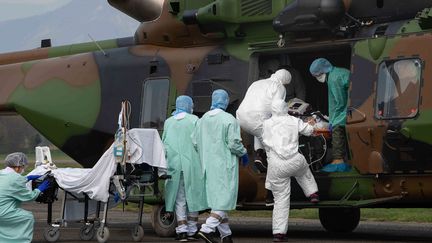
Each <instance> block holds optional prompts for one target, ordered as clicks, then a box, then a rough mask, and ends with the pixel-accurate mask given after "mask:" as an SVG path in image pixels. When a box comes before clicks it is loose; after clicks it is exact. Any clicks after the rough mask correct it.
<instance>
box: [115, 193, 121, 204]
mask: <svg viewBox="0 0 432 243" xmlns="http://www.w3.org/2000/svg"><path fill="white" fill-rule="evenodd" d="M118 201H120V195H119V194H118V192H116V193H114V202H115V203H117V202H118Z"/></svg>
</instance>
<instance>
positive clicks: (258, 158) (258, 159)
mask: <svg viewBox="0 0 432 243" xmlns="http://www.w3.org/2000/svg"><path fill="white" fill-rule="evenodd" d="M254 163H255V167H256V168H257V169H258V170H259V171H260V172H262V173H265V172H267V154H266V153H265V150H264V149H258V150H257V151H255V161H254Z"/></svg>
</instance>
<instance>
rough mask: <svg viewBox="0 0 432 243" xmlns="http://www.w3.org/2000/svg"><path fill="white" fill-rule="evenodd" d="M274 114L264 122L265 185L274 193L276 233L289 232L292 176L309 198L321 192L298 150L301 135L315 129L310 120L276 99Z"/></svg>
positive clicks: (274, 229) (274, 231) (307, 134)
mask: <svg viewBox="0 0 432 243" xmlns="http://www.w3.org/2000/svg"><path fill="white" fill-rule="evenodd" d="M271 109H272V117H271V118H270V119H268V120H266V121H264V123H263V135H262V137H263V142H264V146H265V148H266V152H267V156H268V157H267V159H268V170H267V178H266V188H267V189H268V190H271V191H272V192H273V195H274V201H275V204H274V208H273V234H286V232H287V230H288V216H289V208H290V194H291V179H290V177H291V176H294V177H295V178H296V180H297V182H298V184H299V185H300V186H301V188H302V189H303V192H304V193H305V195H306V197H309V196H311V195H312V194H314V193H316V192H317V191H318V187H317V184H316V182H315V179H314V177H313V175H312V172H311V171H310V169H309V165H308V163H307V162H306V159H305V157H304V156H303V155H302V154H300V153H299V152H298V140H299V134H303V135H306V136H310V135H311V134H312V133H313V131H314V129H313V127H312V126H311V125H309V124H308V123H305V122H303V121H302V120H300V119H298V118H296V117H293V116H290V115H288V106H287V104H286V103H285V102H284V101H283V100H280V99H275V100H274V101H273V102H272V105H271Z"/></svg>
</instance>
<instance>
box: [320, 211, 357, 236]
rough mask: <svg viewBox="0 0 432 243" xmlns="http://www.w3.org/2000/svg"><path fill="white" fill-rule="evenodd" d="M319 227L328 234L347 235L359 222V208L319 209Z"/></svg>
mask: <svg viewBox="0 0 432 243" xmlns="http://www.w3.org/2000/svg"><path fill="white" fill-rule="evenodd" d="M319 219H320V222H321V225H322V226H323V227H324V228H325V229H326V230H327V231H329V232H337V233H348V232H351V231H353V230H354V229H355V228H356V227H357V225H358V224H359V222H360V209H359V208H320V209H319Z"/></svg>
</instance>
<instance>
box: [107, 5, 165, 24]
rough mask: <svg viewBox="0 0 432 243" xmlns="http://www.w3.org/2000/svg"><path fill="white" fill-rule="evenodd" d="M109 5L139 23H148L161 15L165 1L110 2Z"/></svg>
mask: <svg viewBox="0 0 432 243" xmlns="http://www.w3.org/2000/svg"><path fill="white" fill-rule="evenodd" d="M108 3H109V4H110V5H111V6H113V7H115V8H116V9H118V10H120V11H122V12H123V13H125V14H127V15H129V16H130V17H132V18H134V19H136V20H138V21H139V22H147V21H153V20H155V19H157V18H158V17H159V16H160V15H161V13H162V6H163V3H164V0H108Z"/></svg>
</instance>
